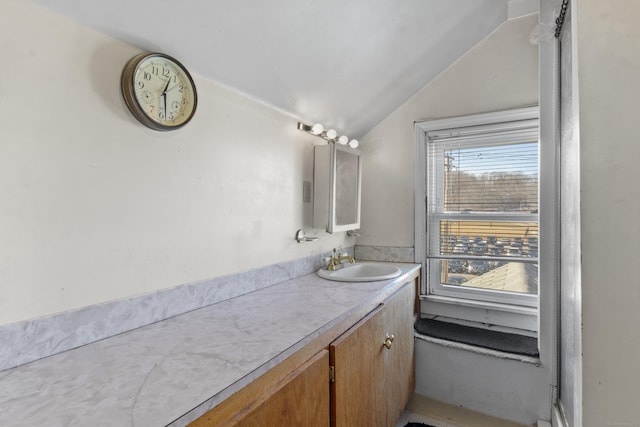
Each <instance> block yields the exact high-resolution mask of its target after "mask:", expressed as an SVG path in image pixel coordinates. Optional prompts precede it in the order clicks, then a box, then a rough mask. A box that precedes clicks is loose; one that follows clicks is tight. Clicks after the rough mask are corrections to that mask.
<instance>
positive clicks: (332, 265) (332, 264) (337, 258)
mask: <svg viewBox="0 0 640 427" xmlns="http://www.w3.org/2000/svg"><path fill="white" fill-rule="evenodd" d="M344 260H348V261H349V262H350V263H351V264H353V263H354V262H356V260H355V258H354V257H352V256H351V255H343V254H341V253H340V252H336V250H335V248H334V249H333V256H332V257H331V258H329V264H328V265H327V270H330V271H333V270H336V269H338V268H340V267H342V261H344Z"/></svg>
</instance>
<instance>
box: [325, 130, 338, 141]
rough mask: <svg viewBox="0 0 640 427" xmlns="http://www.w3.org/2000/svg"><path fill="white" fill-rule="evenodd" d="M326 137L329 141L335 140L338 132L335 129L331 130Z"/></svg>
mask: <svg viewBox="0 0 640 427" xmlns="http://www.w3.org/2000/svg"><path fill="white" fill-rule="evenodd" d="M325 135H326V136H327V139H335V138H336V136H338V132H336V131H335V130H334V129H329V130H328V131H327V133H325Z"/></svg>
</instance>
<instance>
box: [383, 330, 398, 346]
mask: <svg viewBox="0 0 640 427" xmlns="http://www.w3.org/2000/svg"><path fill="white" fill-rule="evenodd" d="M394 339H396V337H395V336H394V335H393V334H391V335H387V339H385V340H384V346H385V347H387V348H388V349H391V343H393V340H394Z"/></svg>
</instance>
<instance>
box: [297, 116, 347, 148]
mask: <svg viewBox="0 0 640 427" xmlns="http://www.w3.org/2000/svg"><path fill="white" fill-rule="evenodd" d="M298 129H299V130H301V131H304V132H307V133H310V134H311V135H314V136H319V137H320V138H322V139H324V140H325V141H329V142H337V143H338V144H342V145H349V147H351V148H357V147H358V145H359V143H358V141H357V140H356V139H352V140H351V141H349V137H348V136H346V135H341V136H340V137H339V138H338V132H337V131H336V130H335V129H327V130H324V126H322V124H320V123H316V124H314V125H306V124H304V123H302V122H298Z"/></svg>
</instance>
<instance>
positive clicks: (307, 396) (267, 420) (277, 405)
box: [235, 350, 329, 427]
mask: <svg viewBox="0 0 640 427" xmlns="http://www.w3.org/2000/svg"><path fill="white" fill-rule="evenodd" d="M328 365H329V352H328V351H327V350H322V351H321V352H320V353H318V354H317V355H316V356H314V357H313V358H311V359H310V360H309V361H307V362H306V363H304V364H303V365H302V366H300V367H299V368H298V369H296V370H294V371H293V372H291V373H290V374H289V375H287V376H286V377H285V378H284V379H283V380H282V381H281V383H280V384H279V385H278V386H277V387H276V389H275V390H274V392H273V394H271V395H269V396H266V397H265V399H264V401H263V402H262V403H261V404H260V405H258V406H257V407H256V408H254V409H253V410H252V411H251V412H249V413H247V414H246V415H245V416H244V417H242V418H241V419H240V420H238V422H237V424H235V425H236V426H239V427H240V426H241V427H263V426H305V427H307V426H311V427H328V426H329V387H328V383H329V370H328Z"/></svg>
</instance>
